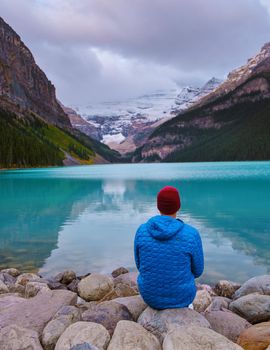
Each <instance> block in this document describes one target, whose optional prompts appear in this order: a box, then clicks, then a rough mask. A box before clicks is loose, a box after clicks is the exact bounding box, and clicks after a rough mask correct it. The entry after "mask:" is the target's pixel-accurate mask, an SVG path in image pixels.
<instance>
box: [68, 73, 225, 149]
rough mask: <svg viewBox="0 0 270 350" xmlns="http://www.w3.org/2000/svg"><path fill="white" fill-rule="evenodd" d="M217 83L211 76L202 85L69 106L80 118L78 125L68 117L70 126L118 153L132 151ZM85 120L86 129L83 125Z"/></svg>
mask: <svg viewBox="0 0 270 350" xmlns="http://www.w3.org/2000/svg"><path fill="white" fill-rule="evenodd" d="M221 82H222V81H221V80H219V79H216V78H212V79H211V80H209V81H208V82H207V83H206V84H205V85H204V86H203V87H202V88H198V87H184V88H181V89H172V90H158V91H155V92H153V93H151V94H146V95H143V96H140V97H138V98H131V99H128V100H126V101H119V102H104V103H99V104H95V105H89V106H86V107H83V106H79V107H75V108H74V107H73V109H75V111H76V112H77V114H79V115H80V116H81V117H82V118H83V119H84V121H82V125H80V123H78V118H76V122H75V121H74V123H73V121H72V116H70V117H71V122H72V123H73V124H74V127H76V128H78V129H80V130H81V131H82V132H85V133H87V134H89V136H92V137H95V138H97V139H98V140H99V141H101V142H103V143H105V144H107V145H109V146H110V147H111V148H114V149H116V150H118V151H120V152H128V151H132V150H134V149H135V148H136V147H138V146H140V144H141V143H142V142H143V141H144V140H145V138H146V137H147V136H148V135H149V134H150V133H151V131H152V130H153V128H155V127H156V126H158V125H159V124H161V123H163V122H164V121H166V120H168V119H170V118H172V117H174V116H175V115H177V114H178V113H179V112H182V111H184V110H186V109H187V108H189V107H191V106H192V105H193V104H194V103H195V102H197V101H198V100H199V99H200V98H202V97H204V96H205V95H207V94H208V93H210V92H212V91H213V90H214V89H215V88H216V87H217V86H218V85H220V84H221ZM85 121H86V122H87V123H88V124H89V126H90V127H89V128H86V127H85ZM87 130H88V131H89V132H88V131H87ZM93 130H95V131H94V132H93Z"/></svg>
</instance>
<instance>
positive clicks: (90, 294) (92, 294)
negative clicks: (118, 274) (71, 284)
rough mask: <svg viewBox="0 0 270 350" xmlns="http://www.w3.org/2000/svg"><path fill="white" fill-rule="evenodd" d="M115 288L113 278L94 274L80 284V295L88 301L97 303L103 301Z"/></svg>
mask: <svg viewBox="0 0 270 350" xmlns="http://www.w3.org/2000/svg"><path fill="white" fill-rule="evenodd" d="M113 287H114V283H113V278H112V277H110V276H106V275H100V274H96V273H92V274H91V275H90V276H87V277H85V278H83V279H82V280H81V281H80V282H79V283H78V293H79V296H80V297H81V298H83V299H84V300H86V301H95V300H100V299H102V298H103V297H104V296H105V295H106V294H107V293H109V292H110V291H111V290H113Z"/></svg>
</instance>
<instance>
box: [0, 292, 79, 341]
mask: <svg viewBox="0 0 270 350" xmlns="http://www.w3.org/2000/svg"><path fill="white" fill-rule="evenodd" d="M21 299H22V298H20V299H19V300H20V301H19V302H14V303H13V304H12V305H10V306H9V307H8V308H5V309H4V310H1V311H0V328H3V327H6V326H10V325H17V326H19V327H23V328H28V329H32V330H34V331H36V332H38V333H39V335H41V334H42V331H43V329H44V327H45V325H46V324H47V323H48V322H49V321H50V320H51V319H52V318H53V316H54V315H55V314H56V312H57V311H58V310H59V309H60V308H61V307H62V306H64V305H74V304H75V303H76V301H77V295H76V294H75V293H72V292H69V291H66V290H50V291H46V292H43V291H41V292H39V293H38V294H37V295H36V296H35V297H33V298H30V299H24V300H21Z"/></svg>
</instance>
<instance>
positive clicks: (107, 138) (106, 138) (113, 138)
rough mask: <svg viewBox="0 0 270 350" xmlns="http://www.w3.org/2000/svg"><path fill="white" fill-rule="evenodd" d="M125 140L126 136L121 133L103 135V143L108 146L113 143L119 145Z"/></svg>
mask: <svg viewBox="0 0 270 350" xmlns="http://www.w3.org/2000/svg"><path fill="white" fill-rule="evenodd" d="M125 139H126V138H125V136H124V135H123V134H122V133H121V132H120V133H119V134H112V135H111V134H107V135H103V138H102V140H101V142H103V143H105V144H106V145H108V144H109V143H111V142H114V143H118V144H119V143H121V142H122V141H124V140H125Z"/></svg>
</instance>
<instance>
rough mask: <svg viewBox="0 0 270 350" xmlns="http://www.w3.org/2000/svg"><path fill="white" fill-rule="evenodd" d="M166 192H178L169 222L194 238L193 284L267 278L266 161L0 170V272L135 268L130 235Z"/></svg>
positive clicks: (269, 214) (269, 171) (269, 179)
mask: <svg viewBox="0 0 270 350" xmlns="http://www.w3.org/2000/svg"><path fill="white" fill-rule="evenodd" d="M166 185H171V186H175V187H177V188H178V189H179V191H180V194H181V200H182V208H181V211H180V213H179V218H181V219H182V220H184V221H185V222H187V223H189V224H191V225H193V226H195V227H196V228H197V229H198V230H199V231H200V234H201V237H202V241H203V246H204V253H205V272H204V274H203V276H202V277H201V281H203V282H206V283H214V282H216V281H217V280H218V279H224V278H226V279H231V280H235V281H239V282H243V281H244V280H246V279H248V278H250V277H252V276H254V275H260V274H265V273H269V272H270V162H235V163H184V164H176V163H173V164H124V165H94V166H82V167H61V168H60V167H59V168H47V169H29V170H14V171H1V172H0V223H1V226H0V269H1V268H4V267H11V266H12V267H18V268H19V269H21V270H23V271H39V272H40V273H41V274H42V275H44V276H52V275H54V274H56V273H57V272H59V271H62V270H64V269H73V270H74V271H75V272H76V273H77V274H79V275H80V274H85V273H87V272H94V271H95V272H104V273H107V272H111V271H112V270H113V269H114V268H116V267H119V266H125V267H127V268H130V269H131V270H135V264H134V258H133V240H134V235H135V232H136V230H137V228H138V226H139V225H140V224H141V223H143V222H145V221H146V220H147V219H148V218H149V217H151V216H153V215H157V214H158V212H157V209H156V194H157V192H158V191H159V190H160V189H161V188H162V187H163V186H166ZM169 263H170V262H169V261H168V264H169Z"/></svg>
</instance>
